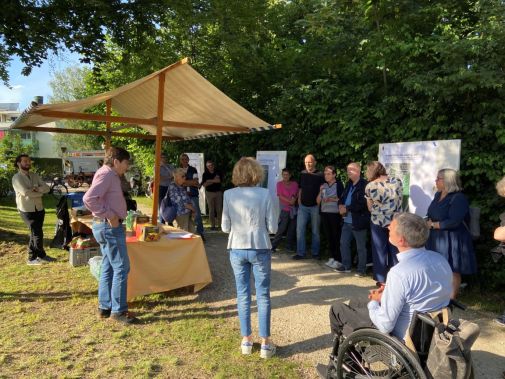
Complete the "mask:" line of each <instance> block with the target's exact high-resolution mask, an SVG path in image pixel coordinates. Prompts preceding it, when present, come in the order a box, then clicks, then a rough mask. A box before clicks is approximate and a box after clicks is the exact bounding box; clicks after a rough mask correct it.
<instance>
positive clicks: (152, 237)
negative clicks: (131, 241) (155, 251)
mask: <svg viewBox="0 0 505 379" xmlns="http://www.w3.org/2000/svg"><path fill="white" fill-rule="evenodd" d="M159 239H160V228H159V226H158V225H144V226H143V227H142V232H141V233H140V237H139V241H146V242H152V241H157V240H159Z"/></svg>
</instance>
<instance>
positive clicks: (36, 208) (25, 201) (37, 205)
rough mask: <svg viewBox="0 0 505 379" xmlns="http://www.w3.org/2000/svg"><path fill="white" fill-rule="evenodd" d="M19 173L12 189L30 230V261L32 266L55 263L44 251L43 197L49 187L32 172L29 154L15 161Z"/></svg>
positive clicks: (20, 155) (19, 209) (15, 177)
mask: <svg viewBox="0 0 505 379" xmlns="http://www.w3.org/2000/svg"><path fill="white" fill-rule="evenodd" d="M14 166H15V167H16V168H17V169H18V172H17V173H16V174H15V175H14V176H13V177H12V187H13V188H14V191H15V192H16V206H17V209H18V211H19V214H20V215H21V218H22V219H23V221H24V223H25V224H26V226H28V228H29V229H30V242H29V244H28V261H27V264H28V265H30V266H38V265H41V264H43V263H47V262H52V261H55V259H54V258H51V257H50V256H48V255H47V254H46V252H45V250H44V244H43V242H44V232H43V230H42V227H43V225H44V217H45V215H46V211H45V210H44V204H43V203H42V196H43V195H44V194H45V193H48V192H49V186H48V185H47V184H46V183H44V181H43V180H42V179H41V178H40V176H39V175H38V174H36V173H34V172H30V169H31V168H32V161H31V159H30V157H29V156H28V155H27V154H19V155H18V156H17V157H16V160H15V161H14Z"/></svg>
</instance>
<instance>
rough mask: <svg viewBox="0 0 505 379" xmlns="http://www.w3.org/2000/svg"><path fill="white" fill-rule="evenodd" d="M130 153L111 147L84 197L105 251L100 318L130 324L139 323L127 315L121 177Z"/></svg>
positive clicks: (124, 206)
mask: <svg viewBox="0 0 505 379" xmlns="http://www.w3.org/2000/svg"><path fill="white" fill-rule="evenodd" d="M129 161H130V154H129V153H128V152H127V151H126V150H125V149H122V148H120V147H111V148H110V149H109V150H108V151H107V153H106V156H105V162H104V165H103V166H102V167H101V168H100V169H99V170H98V171H97V172H96V173H95V176H94V177H93V183H92V184H91V188H90V189H89V190H88V191H87V192H86V194H85V195H84V198H83V200H84V205H85V206H86V208H88V209H89V210H90V211H91V213H92V214H93V227H92V230H93V236H94V237H95V239H96V241H97V242H98V243H99V244H100V248H101V250H102V256H103V260H102V268H101V274H100V282H99V285H98V315H99V316H100V317H101V318H108V317H110V318H111V319H113V320H115V321H118V322H121V323H123V324H131V323H134V322H136V321H137V319H136V318H135V317H131V316H129V315H128V304H127V302H126V285H127V281H128V272H129V271H130V260H129V259H128V251H127V249H126V236H125V231H124V229H123V225H122V223H123V220H124V219H125V217H126V201H125V199H124V196H123V192H122V190H121V180H120V177H121V175H124V173H125V172H126V170H128V166H129V163H130V162H129Z"/></svg>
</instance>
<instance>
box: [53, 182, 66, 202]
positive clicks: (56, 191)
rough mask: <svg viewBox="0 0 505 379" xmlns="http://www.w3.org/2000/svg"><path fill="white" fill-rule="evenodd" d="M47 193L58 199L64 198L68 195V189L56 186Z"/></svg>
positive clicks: (59, 185)
mask: <svg viewBox="0 0 505 379" xmlns="http://www.w3.org/2000/svg"><path fill="white" fill-rule="evenodd" d="M49 192H50V193H52V194H53V196H54V197H56V198H57V199H59V198H61V197H62V196H65V195H67V194H68V188H67V186H65V185H63V184H56V185H54V186H53V187H51V190H50V191H49Z"/></svg>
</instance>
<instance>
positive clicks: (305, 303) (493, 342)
mask: <svg viewBox="0 0 505 379" xmlns="http://www.w3.org/2000/svg"><path fill="white" fill-rule="evenodd" d="M206 237H207V242H206V244H205V247H206V251H207V256H208V259H209V264H210V268H211V271H212V278H213V280H214V282H213V283H212V284H211V285H209V286H208V287H206V288H205V289H203V290H202V291H200V293H198V294H197V295H196V299H197V300H198V301H201V302H204V303H206V304H208V306H209V307H210V308H211V309H215V312H216V313H219V314H221V315H223V316H229V317H230V322H235V323H236V325H237V328H238V318H237V316H236V308H235V304H236V303H235V282H234V278H233V274H232V270H231V267H230V263H229V259H228V254H227V252H226V243H227V235H226V234H224V233H220V232H208V233H207V234H206ZM373 285H374V282H373V280H372V279H371V277H367V278H357V277H354V276H353V275H352V274H337V273H335V272H334V271H332V270H330V269H328V268H326V266H325V265H324V262H319V261H314V260H304V261H293V260H291V254H287V253H282V252H281V253H274V255H273V258H272V284H271V297H272V337H273V340H274V342H275V343H276V344H277V345H279V349H278V354H279V356H280V357H283V358H285V359H292V360H295V361H300V362H304V363H305V364H306V365H307V366H306V369H304V371H303V377H305V378H317V374H316V372H315V369H314V367H315V366H316V364H317V363H326V362H327V361H328V358H327V357H328V353H329V352H330V349H331V335H330V329H329V321H328V311H329V307H330V304H332V303H333V302H334V301H336V300H341V301H345V300H349V299H350V298H354V297H355V298H366V295H367V293H368V290H369V289H370V288H372V286H373ZM253 305H254V302H253ZM494 316H495V315H492V314H486V313H482V312H478V313H477V312H472V311H466V312H464V315H461V317H464V318H465V319H467V320H471V321H474V322H476V323H477V324H479V326H480V327H481V334H480V337H479V339H478V340H477V342H476V344H475V345H474V347H473V357H474V363H475V368H476V375H475V377H476V378H489V379H491V378H496V379H500V378H502V372H503V371H504V370H505V328H502V327H500V326H498V325H496V324H493V322H492V319H493V317H494ZM252 322H253V335H254V336H257V321H256V309H255V308H254V309H253V320H252ZM239 339H240V337H239V336H238V335H237V341H239ZM257 339H258V338H256V340H257Z"/></svg>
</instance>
